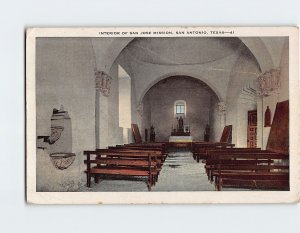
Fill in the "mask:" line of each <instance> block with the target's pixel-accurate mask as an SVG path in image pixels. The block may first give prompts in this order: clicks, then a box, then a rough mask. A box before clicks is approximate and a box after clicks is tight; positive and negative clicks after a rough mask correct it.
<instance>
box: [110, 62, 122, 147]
mask: <svg viewBox="0 0 300 233" xmlns="http://www.w3.org/2000/svg"><path fill="white" fill-rule="evenodd" d="M109 74H110V76H111V77H112V82H111V91H110V95H109V96H108V97H106V98H107V99H108V145H109V146H114V145H117V144H122V143H123V129H122V128H120V127H119V77H118V65H117V64H116V63H115V64H114V65H113V66H112V68H111V70H110V73H109Z"/></svg>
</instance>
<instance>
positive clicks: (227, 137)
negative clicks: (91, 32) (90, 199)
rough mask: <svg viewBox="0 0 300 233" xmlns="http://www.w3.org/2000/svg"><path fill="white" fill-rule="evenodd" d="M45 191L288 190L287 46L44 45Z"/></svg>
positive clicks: (212, 40)
mask: <svg viewBox="0 0 300 233" xmlns="http://www.w3.org/2000/svg"><path fill="white" fill-rule="evenodd" d="M35 76H36V83H35V85H36V139H37V143H36V145H37V149H36V151H37V153H36V190H37V191H38V192H68V191H73V192H89V191H92V192H109V191H116V192H118V191H123V192H130V191H135V192H139V191H143V192H148V191H151V192H155V191H226V190H289V146H288V145H289V137H288V136H289V128H288V127H289V120H288V119H289V102H288V101H289V88H288V87H289V39H288V37H136V38H134V37H130V38H129V37H128V38H123V37H122V38H121V37H119V38H117V37H114V38H112V37H107V38H104V37H102V38H37V41H36V70H35Z"/></svg>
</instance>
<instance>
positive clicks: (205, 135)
mask: <svg viewBox="0 0 300 233" xmlns="http://www.w3.org/2000/svg"><path fill="white" fill-rule="evenodd" d="M209 132H210V128H209V125H206V127H205V131H204V141H205V142H209V134H210V133H209Z"/></svg>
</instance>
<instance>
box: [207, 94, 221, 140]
mask: <svg viewBox="0 0 300 233" xmlns="http://www.w3.org/2000/svg"><path fill="white" fill-rule="evenodd" d="M218 103H219V100H218V99H217V98H216V97H214V96H212V97H211V105H210V112H209V123H210V138H209V140H210V141H212V142H219V141H220V139H221V135H222V131H223V128H222V124H221V118H220V115H219V110H218V108H219V107H218Z"/></svg>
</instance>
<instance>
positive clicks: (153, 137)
mask: <svg viewBox="0 0 300 233" xmlns="http://www.w3.org/2000/svg"><path fill="white" fill-rule="evenodd" d="M150 142H155V131H154V127H153V125H151V127H150Z"/></svg>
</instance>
